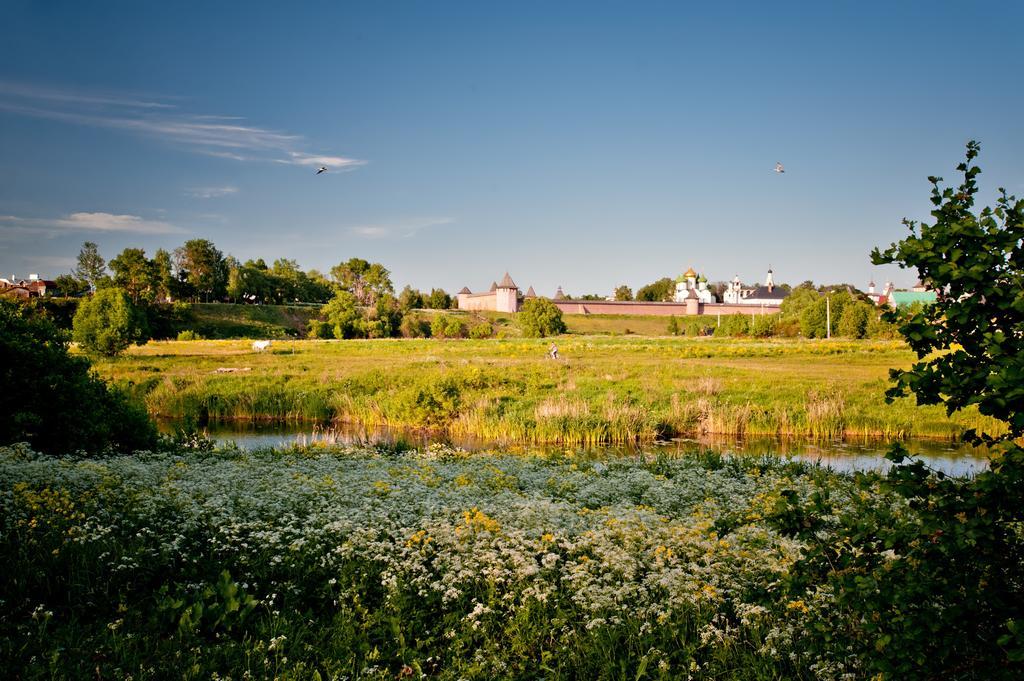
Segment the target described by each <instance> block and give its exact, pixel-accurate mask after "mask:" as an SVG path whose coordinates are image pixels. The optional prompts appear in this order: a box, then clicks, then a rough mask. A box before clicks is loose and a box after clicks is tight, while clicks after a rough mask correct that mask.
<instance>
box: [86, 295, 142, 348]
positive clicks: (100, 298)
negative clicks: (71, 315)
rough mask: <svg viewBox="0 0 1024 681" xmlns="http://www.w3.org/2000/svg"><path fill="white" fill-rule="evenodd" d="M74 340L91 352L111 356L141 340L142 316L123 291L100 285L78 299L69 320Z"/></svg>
mask: <svg viewBox="0 0 1024 681" xmlns="http://www.w3.org/2000/svg"><path fill="white" fill-rule="evenodd" d="M72 324H73V328H74V339H75V342H76V343H78V344H79V345H81V346H82V348H83V349H84V350H85V351H86V352H88V353H92V354H98V355H103V356H105V357H115V356H117V355H119V354H121V353H122V352H124V351H125V350H126V349H127V348H128V346H130V345H133V344H135V343H139V342H145V338H146V335H147V329H146V319H145V316H144V315H143V314H142V313H141V311H140V310H139V309H138V308H136V307H135V306H134V305H132V301H131V300H130V299H129V298H128V296H127V295H126V294H125V292H124V291H122V290H121V289H119V288H116V287H113V286H111V287H108V288H103V289H100V290H99V291H97V292H96V293H95V294H94V295H93V296H92V297H91V298H87V299H84V300H82V302H81V303H79V305H78V311H77V312H75V319H74V321H73V322H72Z"/></svg>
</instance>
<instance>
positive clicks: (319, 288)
mask: <svg viewBox="0 0 1024 681" xmlns="http://www.w3.org/2000/svg"><path fill="white" fill-rule="evenodd" d="M332 295H334V287H333V286H332V285H331V282H330V281H328V279H327V277H325V276H324V275H323V274H321V273H320V272H319V271H317V270H309V271H308V272H306V279H305V281H304V282H303V284H302V296H301V298H302V302H304V303H323V302H326V301H328V300H330V299H331V296H332Z"/></svg>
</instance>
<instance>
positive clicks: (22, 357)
mask: <svg viewBox="0 0 1024 681" xmlns="http://www.w3.org/2000/svg"><path fill="white" fill-rule="evenodd" d="M0 385H2V386H3V389H2V390H0V413H2V414H3V418H0V444H8V443H12V442H21V441H24V442H29V443H30V444H31V445H32V446H33V447H35V448H36V449H38V450H40V451H43V452H46V453H48V454H68V453H73V452H77V451H86V452H101V451H103V450H106V449H108V448H119V449H121V450H123V451H133V450H136V449H148V448H152V447H154V446H155V445H156V442H157V437H156V431H155V429H154V428H153V425H152V424H151V423H150V421H149V419H148V418H147V417H146V414H145V412H143V411H142V410H141V409H138V408H136V407H134V406H133V405H131V404H130V403H129V402H128V400H127V398H126V397H125V396H124V395H123V394H122V393H121V392H120V391H118V390H116V389H111V388H109V387H108V386H107V384H106V383H104V382H103V381H102V380H101V379H100V378H98V377H97V376H95V375H94V374H93V373H92V372H91V370H90V365H89V361H88V360H87V359H85V358H84V357H73V356H71V355H69V354H68V340H67V336H66V334H65V333H63V332H61V331H59V330H58V329H56V328H55V327H54V326H53V325H52V324H51V323H50V322H49V321H48V320H46V319H43V318H40V317H31V316H29V313H28V312H27V311H26V310H24V309H23V308H22V307H21V306H19V305H17V304H15V303H10V302H7V301H0Z"/></svg>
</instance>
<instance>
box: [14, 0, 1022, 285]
mask: <svg viewBox="0 0 1024 681" xmlns="http://www.w3.org/2000/svg"><path fill="white" fill-rule="evenodd" d="M297 5H299V3H279V2H275V3H256V2H246V3H228V2H218V3H194V4H186V3H139V2H104V3H74V2H52V3H38V2H28V1H24V0H14V1H8V2H6V3H5V4H4V7H3V9H2V10H0V273H3V274H4V276H6V275H9V274H16V275H18V276H26V275H27V274H28V273H30V272H38V273H40V274H41V275H43V276H51V277H52V276H55V275H57V274H60V273H62V272H65V271H68V270H69V269H70V268H71V266H72V265H73V261H74V258H75V256H76V255H77V253H78V249H79V247H80V246H81V243H82V242H83V241H85V240H91V241H96V242H97V243H98V244H99V245H100V249H101V252H102V253H103V254H104V255H105V256H106V257H107V258H108V259H110V258H112V257H113V256H114V255H116V254H117V253H118V252H119V251H120V250H121V249H123V248H125V247H126V246H141V247H144V248H145V249H146V250H147V252H149V253H152V252H153V251H154V250H155V249H157V248H159V247H164V248H168V249H173V248H174V247H176V246H178V245H180V244H181V243H183V242H184V241H185V240H186V239H189V238H194V237H204V238H209V239H212V240H213V241H214V242H215V243H216V244H217V246H218V247H219V248H220V249H221V250H223V251H224V252H226V253H231V254H233V255H234V256H236V257H238V258H240V259H242V260H245V259H248V258H252V257H263V258H265V259H267V260H268V261H271V260H273V259H274V258H277V257H287V258H293V259H296V260H298V261H299V264H300V265H301V266H303V267H304V268H314V267H315V268H318V269H321V270H327V269H329V268H330V266H331V265H333V264H335V263H337V262H339V261H341V260H346V259H348V258H350V257H353V256H359V257H363V258H367V259H370V260H375V261H380V262H383V263H384V264H385V265H386V266H387V267H388V268H390V269H391V271H392V273H393V279H394V281H395V283H396V285H397V286H398V287H399V288H400V287H401V286H403V285H404V284H407V283H409V284H412V285H413V286H417V287H420V288H429V287H431V286H442V287H444V288H446V289H448V290H458V289H459V288H461V287H462V286H463V285H468V286H469V287H470V288H471V289H474V290H478V289H481V288H485V287H487V286H488V285H489V284H490V282H491V281H492V280H494V279H497V278H500V276H501V275H502V274H503V272H504V271H505V270H508V271H509V272H510V273H511V274H512V276H513V278H514V279H515V280H516V282H517V283H518V284H520V286H522V287H523V288H525V287H526V286H528V285H533V286H535V287H536V289H537V291H538V292H539V293H541V294H550V293H553V291H554V289H555V287H556V286H558V285H561V286H563V287H564V288H565V290H566V291H567V292H569V293H577V294H581V293H589V292H599V293H608V292H610V291H611V289H612V288H613V287H614V286H616V285H618V284H622V283H626V284H629V285H631V286H633V287H634V288H636V287H639V286H642V285H644V284H646V283H649V282H651V281H653V280H655V279H657V278H659V277H662V276H667V275H671V276H674V275H676V274H678V273H680V272H682V271H683V270H685V269H687V268H688V267H690V266H693V267H694V268H696V269H698V270H700V271H703V272H705V273H706V274H707V275H708V277H709V278H710V279H712V280H718V279H731V278H732V276H733V275H735V274H739V275H740V277H741V278H742V279H743V280H744V281H748V282H753V281H756V280H759V279H763V277H764V272H765V270H766V269H767V268H768V266H769V264H770V265H771V266H772V267H773V268H774V270H775V272H776V280H777V281H780V280H781V281H786V282H791V283H794V284H795V283H799V282H800V281H802V280H804V279H813V280H815V281H817V282H839V281H848V282H851V283H855V284H860V285H862V286H863V285H865V284H866V283H867V280H868V279H869V278H872V277H874V278H875V279H876V281H878V283H881V281H882V280H884V279H887V278H893V279H895V281H896V283H897V284H898V285H908V284H911V283H912V282H913V280H914V279H915V278H916V276H915V274H914V273H909V272H901V271H899V270H895V269H886V270H881V271H880V270H877V269H875V268H873V267H871V265H870V264H869V260H868V253H869V251H870V249H871V248H872V247H873V246H875V245H885V244H888V243H889V242H891V241H893V240H895V239H898V238H900V237H901V236H902V234H903V228H902V226H901V225H900V219H901V218H902V217H904V216H908V217H914V218H920V217H923V216H926V215H927V209H928V207H929V205H928V202H927V198H928V191H929V186H928V184H927V182H926V180H925V178H926V177H927V176H928V175H932V174H937V175H943V176H945V177H946V178H947V179H953V178H954V173H953V167H954V166H955V164H956V163H957V162H959V160H960V159H961V157H962V154H963V148H964V144H965V143H966V141H967V140H968V139H972V138H974V139H978V140H980V141H981V143H982V156H981V165H982V168H983V169H984V174H983V175H982V187H983V189H984V190H985V191H986V192H987V195H986V198H990V197H991V196H992V193H993V192H994V189H995V187H996V186H1005V187H1007V189H1009V190H1010V191H1011V192H1013V193H1016V194H1018V195H1020V194H1024V160H1022V159H1024V134H1022V133H1024V125H1022V124H1021V122H1020V121H1021V111H1024V106H1022V104H1024V101H1022V100H1024V92H1022V90H1021V88H1020V87H1019V78H1020V73H1021V70H1022V69H1021V67H1022V66H1024V52H1022V51H1021V50H1020V45H1019V40H1018V38H1019V27H1020V25H1021V21H1022V20H1024V4H1022V3H1019V2H998V3H997V2H978V3H964V2H958V3H945V2H928V3H925V2H919V3H872V2H836V3H807V4H806V5H804V4H796V3H785V2H775V3H720V4H719V5H716V6H711V4H710V3H708V4H707V5H706V6H704V5H702V6H697V5H696V3H678V2H665V3H648V2H636V3H602V2H585V3H557V4H556V3H542V2H516V3H479V2H477V3H448V2H437V3H411V2H410V3H384V2H381V3H345V4H341V3H322V4H316V3H301V8H299V7H297ZM776 161H781V162H782V163H784V164H785V166H786V173H785V174H784V175H777V174H776V173H774V172H773V171H772V169H773V167H774V164H775V162H776ZM320 164H324V165H327V166H329V167H330V169H331V170H330V171H329V172H328V173H325V174H323V175H320V176H316V175H315V174H314V173H315V170H316V168H317V167H318V166H319V165H320Z"/></svg>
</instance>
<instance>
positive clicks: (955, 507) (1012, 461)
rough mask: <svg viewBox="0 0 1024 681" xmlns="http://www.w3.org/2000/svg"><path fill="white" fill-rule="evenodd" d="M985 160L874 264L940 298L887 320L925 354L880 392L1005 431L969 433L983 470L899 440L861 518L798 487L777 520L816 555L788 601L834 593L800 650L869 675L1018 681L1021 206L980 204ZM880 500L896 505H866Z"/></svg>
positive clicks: (1023, 501) (867, 480)
mask: <svg viewBox="0 0 1024 681" xmlns="http://www.w3.org/2000/svg"><path fill="white" fill-rule="evenodd" d="M978 151H979V147H978V145H977V143H975V142H971V143H969V144H968V145H967V159H966V161H965V162H964V163H961V164H960V165H959V166H958V170H959V171H960V172H961V173H962V174H963V180H962V182H961V183H960V185H959V186H958V187H943V186H942V185H941V183H942V180H941V178H938V177H931V178H929V182H930V183H931V184H932V192H931V202H932V206H933V208H932V211H931V216H932V219H933V221H932V222H931V224H927V223H920V224H918V223H916V222H912V221H908V220H904V224H906V225H907V227H908V228H909V231H910V235H909V236H907V237H906V238H905V239H903V240H902V241H900V242H898V243H895V244H892V245H891V246H889V247H888V248H886V249H885V250H878V249H876V250H875V251H874V252H873V253H872V260H873V262H874V263H875V264H891V263H896V264H899V265H900V266H901V267H905V268H911V269H916V270H917V272H918V273H919V275H920V277H921V280H922V281H923V282H925V283H926V284H927V285H929V286H930V287H931V288H932V290H934V291H936V292H938V300H937V302H936V303H935V304H934V305H931V306H928V307H922V308H921V309H919V310H917V311H915V312H913V313H909V314H906V313H903V312H901V311H891V312H888V313H887V317H888V321H889V322H891V323H894V324H899V329H900V333H901V334H902V335H903V337H904V338H905V339H906V341H907V343H908V345H910V347H911V349H912V350H913V351H914V352H915V353H916V354H917V356H918V361H917V362H915V363H914V364H913V365H912V366H911V367H910V368H907V369H894V370H892V372H891V375H892V378H893V382H894V385H893V386H892V387H891V388H890V389H889V390H888V392H887V398H888V399H890V400H891V399H894V398H897V397H901V396H905V395H913V396H914V397H915V398H916V400H917V402H918V403H919V404H926V405H927V404H934V405H943V406H945V408H946V410H947V411H948V412H949V413H950V414H955V413H958V412H962V411H963V410H965V409H969V408H970V409H973V408H976V409H977V410H978V412H980V413H981V414H983V415H985V416H988V417H991V418H992V419H994V420H996V421H998V422H1000V423H1001V424H1002V425H1003V429H1002V430H996V431H995V432H990V433H978V432H975V431H968V432H967V433H965V435H964V438H965V440H966V441H967V442H970V443H976V444H981V443H984V444H987V445H988V446H989V449H990V452H991V460H990V466H989V469H988V470H986V471H983V472H980V473H977V474H976V475H975V476H973V477H966V478H950V477H947V476H945V475H943V474H941V473H937V472H935V471H932V470H930V469H929V468H928V467H927V466H925V464H924V463H923V462H921V461H914V460H912V459H910V458H909V457H908V454H907V451H906V450H905V449H904V448H903V447H902V446H900V445H896V446H894V447H893V449H892V451H891V452H890V453H889V455H888V457H889V458H890V459H891V460H892V462H893V464H894V466H893V467H892V469H891V470H890V472H889V473H888V475H887V476H885V477H881V476H871V475H860V476H858V477H857V478H856V480H855V482H856V483H857V484H858V485H859V486H860V487H861V488H862V489H861V491H860V494H859V495H856V494H855V495H853V499H854V501H855V504H856V505H855V506H854V508H853V509H852V510H849V511H845V512H842V513H840V514H838V515H836V508H837V506H836V505H834V504H833V503H832V502H831V500H830V499H829V497H828V496H827V495H815V496H813V497H812V498H810V499H808V500H807V501H806V502H804V503H800V502H799V501H797V500H796V497H795V495H794V494H793V493H792V491H791V492H790V495H789V503H788V504H787V505H786V508H785V510H784V512H783V513H781V514H780V518H781V519H782V520H783V523H782V525H783V526H785V525H787V524H788V525H789V527H790V528H791V529H790V531H792V532H795V533H796V534H797V535H798V536H801V537H802V538H804V539H805V540H807V546H808V551H807V552H806V554H805V556H804V558H803V559H802V560H801V561H800V562H799V563H798V564H797V565H796V566H795V569H794V570H793V577H792V586H793V591H794V594H793V595H794V596H795V597H799V596H798V594H800V593H801V591H803V592H804V593H823V592H827V593H830V594H833V598H834V599H835V602H834V603H833V604H831V605H830V607H829V608H827V611H824V610H823V611H821V612H817V613H815V615H814V617H813V618H806V619H807V620H808V621H806V622H805V623H804V626H803V630H804V631H805V632H808V633H809V634H810V635H809V636H807V637H806V638H805V639H804V640H803V641H801V644H804V645H807V646H813V647H814V648H815V649H816V650H817V652H818V653H819V654H820V653H822V652H824V653H825V654H826V655H831V656H835V657H837V658H838V657H847V658H853V659H859V660H861V661H862V663H863V669H862V670H861V672H862V673H861V674H860V675H861V676H863V677H865V678H866V677H868V676H873V675H877V676H880V677H884V678H894V679H895V678H964V679H966V678H976V679H1019V678H1024V533H1022V531H1021V528H1022V527H1024V448H1022V446H1021V444H1020V442H1021V438H1022V437H1024V245H1022V244H1024V200H1017V199H1016V198H1015V197H1013V196H1009V195H1007V193H1006V192H1005V191H1004V190H1000V195H999V198H998V200H997V203H996V206H995V208H991V207H986V208H984V209H982V210H980V211H975V209H974V201H975V195H976V194H977V191H978V187H977V182H976V178H977V176H978V174H979V173H980V172H981V171H980V169H979V168H978V167H977V166H976V165H973V160H974V159H975V158H976V156H977V154H978ZM879 491H882V492H885V493H888V494H890V495H893V496H894V497H895V499H896V500H899V501H894V499H893V496H890V497H889V498H885V497H882V501H880V502H875V501H873V500H875V499H879V498H880V497H879ZM830 518H831V519H832V520H827V519H830ZM793 521H798V522H793ZM826 523H828V524H829V525H831V526H830V527H828V526H827V525H826ZM823 527H827V532H822V529H823ZM797 528H800V529H797ZM825 536H828V537H832V538H833V540H832V541H822V539H821V538H822V537H825Z"/></svg>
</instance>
